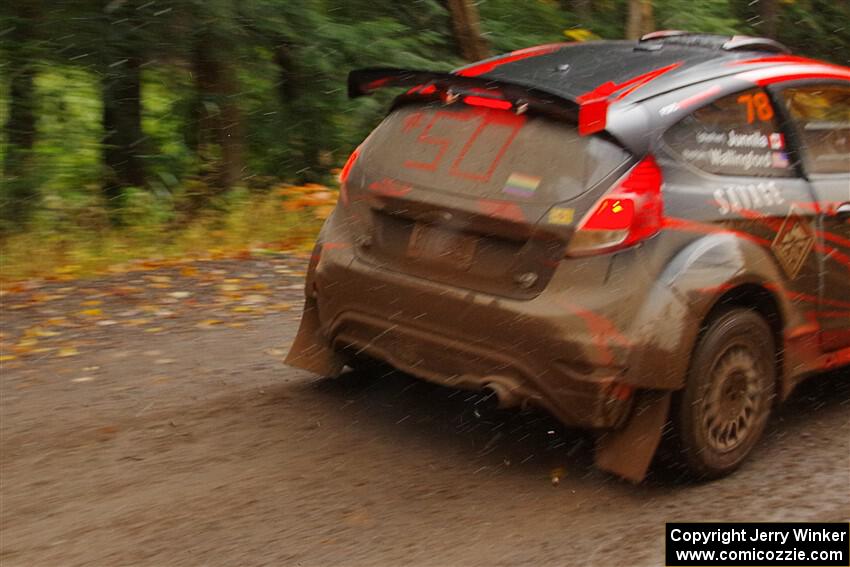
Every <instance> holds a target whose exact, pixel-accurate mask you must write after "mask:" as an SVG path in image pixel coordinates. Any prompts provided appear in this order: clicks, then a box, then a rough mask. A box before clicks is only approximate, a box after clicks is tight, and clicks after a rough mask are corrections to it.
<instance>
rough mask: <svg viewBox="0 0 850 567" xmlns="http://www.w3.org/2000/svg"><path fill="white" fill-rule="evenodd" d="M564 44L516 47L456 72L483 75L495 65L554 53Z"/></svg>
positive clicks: (470, 75) (469, 75)
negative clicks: (504, 53) (515, 49)
mask: <svg viewBox="0 0 850 567" xmlns="http://www.w3.org/2000/svg"><path fill="white" fill-rule="evenodd" d="M565 45H569V44H568V43H550V44H546V45H536V46H534V47H526V48H525V49H518V50H517V51H511V52H510V53H508V54H507V55H505V56H503V57H499V58H498V59H494V60H492V61H484V62H483V63H477V64H475V65H472V66H470V67H466V68H464V69H461V70H459V71H458V72H457V74H458V75H460V76H461V77H477V76H478V75H484V74H485V73H489V72H490V71H492V70H493V69H495V68H496V67H500V66H502V65H507V64H508V63H513V62H514V61H521V60H522V59H528V58H529V57H537V56H539V55H548V54H549V53H554V52H556V51H558V50H559V49H561V48H563V47H564V46H565Z"/></svg>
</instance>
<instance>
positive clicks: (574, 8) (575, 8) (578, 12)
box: [561, 0, 593, 25]
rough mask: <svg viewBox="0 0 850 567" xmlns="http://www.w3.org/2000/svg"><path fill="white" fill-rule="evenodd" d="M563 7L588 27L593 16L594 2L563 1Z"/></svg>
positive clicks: (591, 0)
mask: <svg viewBox="0 0 850 567" xmlns="http://www.w3.org/2000/svg"><path fill="white" fill-rule="evenodd" d="M561 6H563V8H564V9H565V10H569V11H570V12H572V13H573V14H575V16H576V18H578V21H579V23H580V24H582V25H588V24H589V23H590V19H591V18H592V16H593V0H561Z"/></svg>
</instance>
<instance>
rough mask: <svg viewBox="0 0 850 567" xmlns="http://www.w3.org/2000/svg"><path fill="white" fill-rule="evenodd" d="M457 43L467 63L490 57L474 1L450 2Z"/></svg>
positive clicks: (449, 6) (457, 0)
mask: <svg viewBox="0 0 850 567" xmlns="http://www.w3.org/2000/svg"><path fill="white" fill-rule="evenodd" d="M447 5H448V8H449V14H450V15H451V18H452V29H453V30H454V36H455V42H456V43H457V46H458V51H459V53H460V56H461V57H463V58H464V59H466V60H467V61H478V60H480V59H486V58H487V57H489V56H490V48H489V46H488V45H487V40H485V39H484V38H483V37H482V36H481V20H480V18H479V16H478V7H477V6H476V5H475V4H474V3H473V2H472V0H448V1H447Z"/></svg>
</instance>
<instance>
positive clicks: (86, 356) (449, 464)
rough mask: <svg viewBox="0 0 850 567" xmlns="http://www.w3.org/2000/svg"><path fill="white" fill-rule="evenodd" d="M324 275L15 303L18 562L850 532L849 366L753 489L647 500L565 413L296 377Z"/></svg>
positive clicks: (577, 548) (242, 270)
mask: <svg viewBox="0 0 850 567" xmlns="http://www.w3.org/2000/svg"><path fill="white" fill-rule="evenodd" d="M303 269H304V263H303V260H296V259H292V258H286V257H278V258H272V259H260V260H258V259H251V260H240V261H222V262H201V263H195V264H191V265H188V264H187V265H184V266H175V267H170V268H161V269H155V270H149V271H144V272H136V273H130V274H120V275H116V276H114V277H110V278H105V279H101V280H97V281H93V282H78V283H68V282H58V283H51V284H49V285H43V286H36V287H32V286H31V287H26V286H17V287H14V288H11V289H7V290H6V293H5V294H4V295H3V316H2V335H0V340H2V341H3V349H2V350H3V355H4V357H5V358H4V359H3V360H4V362H3V367H2V390H0V394H2V400H0V412H2V413H0V417H2V423H0V443H1V444H0V450H1V451H2V465H0V475H2V476H1V477H0V482H2V511H1V512H0V522H2V523H1V524H0V529H2V532H0V563H2V565H3V566H4V567H13V566H18V565H21V566H32V565H63V566H70V565H104V566H106V565H109V566H113V565H303V566H319V565H358V566H359V565H381V566H395V565H423V566H425V565H427V566H431V565H434V566H437V565H486V566H497V565H579V564H580V565H625V564H629V565H661V564H663V559H662V558H663V532H664V522H665V521H673V520H756V521H773V520H823V521H838V520H847V519H848V518H850V376H847V375H846V374H845V375H839V374H833V375H831V376H828V377H826V378H824V379H822V380H818V381H810V382H809V383H807V384H806V385H804V386H803V387H802V388H801V389H800V390H799V391H798V392H797V394H796V395H795V396H794V398H793V399H792V400H791V401H790V402H789V403H788V404H786V405H785V406H784V407H783V408H782V410H781V411H780V412H779V413H778V414H777V415H776V417H775V418H774V420H773V422H772V424H771V426H770V430H769V435H768V438H767V439H766V440H765V442H764V443H762V445H761V447H760V448H759V450H758V451H757V452H756V454H755V455H754V458H753V459H752V460H751V461H750V462H749V463H748V464H747V465H746V466H745V467H744V468H743V469H742V470H741V471H739V472H738V473H737V474H735V475H733V476H732V477H730V478H727V479H724V480H721V481H717V482H713V483H709V484H686V483H683V482H679V481H677V480H676V479H675V478H671V477H670V475H669V473H668V474H655V475H653V476H652V477H651V478H650V479H649V480H648V481H647V482H646V483H644V484H643V485H640V486H633V485H630V484H627V483H624V482H621V481H619V480H617V479H616V478H613V477H611V476H608V475H606V474H604V473H601V472H598V471H596V470H594V469H593V468H592V467H591V460H592V453H591V450H590V449H591V445H590V440H589V438H588V437H586V436H584V435H582V434H580V433H576V432H564V431H562V430H561V429H560V428H558V427H557V426H556V424H554V423H553V422H552V421H551V420H549V419H548V418H547V417H546V416H544V415H541V414H537V413H530V412H529V413H522V414H519V413H513V414H508V415H506V416H499V417H495V416H485V417H483V418H481V417H477V416H476V415H475V412H474V409H475V405H474V402H475V399H473V398H472V397H471V396H470V394H468V393H464V392H458V391H453V390H447V389H443V388H439V387H435V386H431V385H428V384H425V383H421V382H418V381H415V380H413V379H411V378H408V377H406V376H402V375H398V374H394V375H389V376H383V377H373V379H372V380H369V379H368V378H369V377H364V376H363V375H357V374H349V375H348V376H346V377H345V378H343V379H341V380H337V381H329V380H320V379H318V378H317V377H315V376H312V375H309V374H308V373H305V372H301V371H296V370H293V369H291V368H288V367H287V366H285V365H284V364H283V362H282V360H283V356H284V354H285V352H286V349H287V346H288V343H289V341H290V340H291V339H292V337H293V334H294V332H295V328H296V324H297V319H298V315H299V307H300V299H301V290H300V283H301V276H302V272H303ZM553 475H558V476H559V477H560V483H558V484H557V485H553V482H552V481H551V478H552V476H553Z"/></svg>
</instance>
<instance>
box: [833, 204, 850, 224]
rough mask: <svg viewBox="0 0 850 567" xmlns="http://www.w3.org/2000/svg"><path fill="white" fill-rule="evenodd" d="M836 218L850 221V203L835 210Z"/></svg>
mask: <svg viewBox="0 0 850 567" xmlns="http://www.w3.org/2000/svg"><path fill="white" fill-rule="evenodd" d="M835 216H836V217H838V218H839V219H840V220H847V219H850V201H847V202H846V203H841V204H840V205H838V207H836V208H835Z"/></svg>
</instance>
